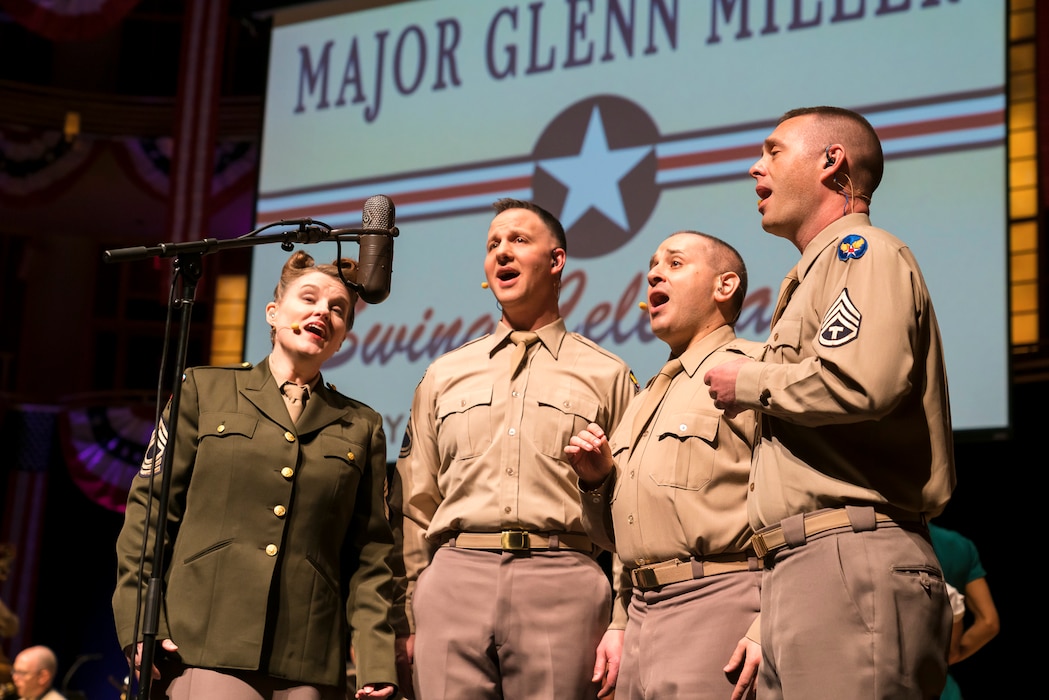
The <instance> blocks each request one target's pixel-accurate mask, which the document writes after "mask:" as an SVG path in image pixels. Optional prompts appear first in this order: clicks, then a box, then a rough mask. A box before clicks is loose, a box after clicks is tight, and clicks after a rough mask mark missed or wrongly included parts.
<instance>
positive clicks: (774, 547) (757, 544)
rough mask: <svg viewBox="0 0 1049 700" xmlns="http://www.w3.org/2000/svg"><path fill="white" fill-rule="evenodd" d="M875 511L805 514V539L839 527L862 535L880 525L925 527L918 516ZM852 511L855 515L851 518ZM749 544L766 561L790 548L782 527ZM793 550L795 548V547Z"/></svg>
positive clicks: (759, 535) (760, 534)
mask: <svg viewBox="0 0 1049 700" xmlns="http://www.w3.org/2000/svg"><path fill="white" fill-rule="evenodd" d="M872 510H873V509H872V508H871V507H870V506H847V507H845V508H834V509H825V510H817V511H814V512H812V513H805V514H804V516H803V524H804V538H809V537H813V536H815V535H819V534H821V533H824V532H827V531H829V530H834V529H837V528H840V527H852V528H853V530H854V531H857V532H862V531H865V530H873V529H875V528H876V527H878V524H879V523H881V524H892V525H897V526H902V525H912V526H914V525H919V524H922V525H924V523H925V520H924V518H922V517H921V516H918V515H915V516H914V517H913V518H910V519H909V518H907V517H892V516H891V515H887V514H886V513H879V512H877V511H876V510H874V512H873V513H871V511H872ZM850 511H851V513H852V515H851V517H850ZM871 515H873V518H871ZM792 517H798V516H792ZM862 520H866V521H867V522H866V523H862V522H860V521H862ZM783 522H786V521H783ZM799 535H800V532H799ZM750 541H751V544H752V545H753V546H754V551H755V552H756V553H757V555H758V556H759V557H766V556H768V555H769V554H772V553H774V552H776V551H778V550H780V549H783V548H784V547H786V546H788V542H787V535H786V532H785V531H784V525H783V523H780V524H779V525H773V526H771V527H767V528H763V529H762V530H760V531H758V532H756V533H754V536H753V537H752V538H751V540H750ZM803 541H804V539H802V542H803ZM791 546H796V544H795V545H791Z"/></svg>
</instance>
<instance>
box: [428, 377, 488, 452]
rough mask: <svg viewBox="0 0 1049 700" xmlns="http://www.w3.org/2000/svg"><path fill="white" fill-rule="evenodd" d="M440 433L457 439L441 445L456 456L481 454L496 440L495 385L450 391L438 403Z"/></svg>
mask: <svg viewBox="0 0 1049 700" xmlns="http://www.w3.org/2000/svg"><path fill="white" fill-rule="evenodd" d="M437 423H438V435H440V436H441V437H442V439H448V438H447V436H451V438H450V439H452V440H454V441H455V444H454V445H441V447H442V451H446V452H450V453H451V454H454V455H455V457H456V459H469V458H471V457H476V456H477V455H479V454H481V453H482V452H483V451H484V450H485V449H486V448H487V447H489V446H490V445H491V444H492V442H493V441H494V438H495V435H494V434H493V429H492V388H491V387H487V388H484V389H473V390H470V391H465V392H460V393H450V394H449V395H448V396H446V397H444V398H443V399H441V401H440V402H439V403H438V404H437Z"/></svg>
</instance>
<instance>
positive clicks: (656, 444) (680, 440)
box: [645, 411, 721, 491]
mask: <svg viewBox="0 0 1049 700" xmlns="http://www.w3.org/2000/svg"><path fill="white" fill-rule="evenodd" d="M720 423H721V414H720V413H715V412H712V411H711V412H707V411H687V412H680V413H674V414H672V415H668V416H660V417H659V419H658V421H657V422H656V424H655V426H654V427H653V430H654V437H653V438H652V442H651V443H650V444H649V445H648V447H647V448H646V452H645V461H646V462H648V463H650V464H652V465H653V468H652V471H651V473H650V476H651V479H652V480H653V481H654V482H655V483H656V484H658V485H660V486H668V487H672V488H678V489H686V490H689V491H696V490H698V489H701V488H703V487H704V486H706V485H707V483H709V482H710V479H711V477H712V476H713V473H714V450H715V449H716V448H717V434H718V425H719V424H720Z"/></svg>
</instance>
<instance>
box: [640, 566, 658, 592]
mask: <svg viewBox="0 0 1049 700" xmlns="http://www.w3.org/2000/svg"><path fill="white" fill-rule="evenodd" d="M634 584H635V585H637V586H638V587H639V588H655V587H656V586H658V585H659V579H658V577H657V576H656V570H655V569H653V568H651V567H647V566H645V567H639V568H637V569H634Z"/></svg>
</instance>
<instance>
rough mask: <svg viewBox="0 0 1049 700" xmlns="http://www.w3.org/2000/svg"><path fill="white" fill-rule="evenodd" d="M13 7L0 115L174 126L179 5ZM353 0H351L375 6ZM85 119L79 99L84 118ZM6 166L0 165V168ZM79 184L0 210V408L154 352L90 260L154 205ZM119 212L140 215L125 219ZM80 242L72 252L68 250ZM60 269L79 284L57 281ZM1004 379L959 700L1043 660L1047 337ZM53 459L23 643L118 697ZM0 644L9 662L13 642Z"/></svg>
mask: <svg viewBox="0 0 1049 700" xmlns="http://www.w3.org/2000/svg"><path fill="white" fill-rule="evenodd" d="M17 4H18V3H17V2H13V0H0V126H10V125H26V126H30V127H37V128H40V127H41V126H42V123H43V122H44V121H45V120H46V119H49V118H52V116H53V115H51V114H50V112H49V107H48V102H47V100H48V99H53V98H54V96H55V95H58V96H62V97H66V98H68V97H69V95H71V94H72V95H75V96H77V97H78V99H81V100H93V101H94V102H97V103H100V104H105V103H107V102H112V103H114V104H116V105H118V107H119V109H115V110H113V114H114V116H113V118H112V119H113V121H112V124H113V126H112V128H113V130H114V132H118V133H119V131H120V130H125V131H126V130H128V129H134V128H137V129H139V131H137V132H135V133H141V134H142V135H147V136H156V135H163V134H164V133H167V134H171V133H172V125H173V109H174V97H175V96H176V95H177V93H178V85H179V56H180V48H181V43H182V34H183V28H182V6H183V3H182V2H179V1H176V0H141V2H138V3H137V4H135V6H134V8H133V9H132V10H131V11H130V12H129V13H128V14H127V15H126V16H125V17H124V19H123V20H122V21H121V22H120V23H119V24H117V25H116V26H114V27H113V28H112V29H111V30H109V31H107V32H105V33H104V34H103V35H102V36H100V37H97V38H95V39H92V40H89V41H72V42H68V41H66V42H60V41H52V40H49V39H47V38H45V37H41V36H39V35H37V34H34V33H33V32H31V31H29V30H27V29H26V28H25V27H23V26H21V25H20V24H19V23H17V22H15V21H13V19H12V17H11V16H10V15H9V14H8V13H7V12H5V11H4V9H5V8H7V7H10V6H12V5H17ZM286 4H291V3H287V2H283V3H282V2H247V1H244V0H231V2H230V3H229V24H228V29H227V50H226V53H225V61H226V62H225V64H224V68H223V78H222V100H223V110H224V116H223V117H221V123H220V135H221V134H230V133H233V134H236V135H239V136H246V137H248V138H252V137H253V138H256V139H257V138H258V136H259V135H260V133H261V113H262V95H263V93H264V89H265V72H266V55H267V46H268V38H269V18H268V15H267V12H266V11H267V10H268V9H271V8H273V7H275V6H279V5H286ZM297 4H304V3H297ZM351 4H352V6H353V7H360V6H362V5H367V4H377V3H374V2H373V3H360V2H358V3H351ZM1012 7H1014V8H1016V7H1020V8H1023V7H1030V8H1032V9H1031V10H1030V11H1031V13H1032V14H1034V13H1035V12H1036V9H1034V8H1035V4H1034V3H1033V2H1013V3H1012ZM1046 14H1047V13H1046V11H1045V9H1044V6H1043V11H1042V13H1041V17H1038V19H1037V27H1038V29H1039V31H1038V32H1037V37H1036V40H1035V42H1036V46H1037V44H1038V42H1039V40H1041V43H1042V46H1037V55H1038V67H1039V69H1040V70H1038V71H1036V79H1035V83H1036V85H1037V84H1044V83H1045V79H1044V75H1045V73H1046V71H1045V70H1044V68H1043V67H1044V66H1046V65H1047V61H1046V58H1045V54H1046V51H1045V48H1044V43H1045V42H1044V37H1045V36H1049V35H1047V34H1046V31H1045V30H1046V28H1047V27H1049V20H1047V19H1046ZM843 60H845V59H843ZM848 60H853V59H848ZM863 60H874V57H867V58H866V59H863ZM1039 74H1040V75H1041V80H1038V78H1037V76H1038V75H1039ZM26 86H32V87H33V88H34V92H33V97H31V98H19V99H17V100H16V99H13V98H12V97H11V95H12V94H21V93H20V92H19V91H20V90H21V89H22V88H24V87H26ZM1043 92H1049V90H1046V91H1043ZM85 95H86V96H87V97H85ZM34 100H35V101H34ZM1039 100H1040V102H1039V105H1040V106H1043V107H1045V108H1043V109H1042V110H1041V114H1042V116H1041V117H1040V121H1039V123H1040V126H1039V130H1038V144H1039V145H1038V152H1039V154H1040V155H1041V154H1044V153H1045V152H1046V151H1045V147H1046V145H1047V143H1049V132H1047V130H1046V127H1045V126H1044V125H1045V124H1046V123H1047V121H1049V120H1047V118H1046V117H1047V116H1049V114H1047V113H1049V100H1047V99H1046V96H1040V97H1039ZM89 114H90V112H88V111H87V110H86V109H85V122H87V121H88V117H89ZM136 115H137V116H136ZM59 128H60V127H59ZM1043 162H1044V158H1043ZM3 165H4V161H0V167H2V166H3ZM2 172H3V170H0V173H2ZM1040 172H1041V173H1042V177H1041V185H1040V189H1039V193H1038V199H1039V203H1040V204H1039V213H1038V217H1037V226H1038V234H1037V238H1038V243H1039V244H1040V247H1039V249H1040V251H1042V256H1041V257H1042V258H1043V260H1042V262H1040V263H1039V265H1038V267H1039V269H1038V270H1037V271H1036V274H1037V275H1038V276H1039V278H1040V279H1041V280H1049V276H1047V273H1046V263H1045V261H1044V259H1045V258H1046V257H1049V256H1047V255H1046V254H1045V251H1046V250H1047V248H1046V235H1045V223H1044V222H1045V211H1046V208H1047V207H1046V202H1047V197H1046V189H1047V187H1046V185H1047V183H1046V180H1049V178H1047V177H1046V174H1045V173H1046V168H1045V167H1044V166H1042V167H1041V168H1040ZM98 187H101V186H98ZM91 192H93V193H95V194H94V195H93V199H91V198H89V200H88V203H87V204H86V205H85V206H84V207H83V208H80V209H77V210H74V211H69V212H67V215H66V218H65V219H64V220H62V223H61V224H60V225H58V226H56V225H51V226H50V227H49V228H48V229H46V230H44V229H42V228H40V227H38V226H36V225H34V224H33V223H32V220H30V219H27V216H26V215H25V212H16V211H13V210H10V209H6V208H5V209H4V210H0V263H2V267H0V269H2V270H3V271H4V272H0V275H6V278H5V279H4V281H3V285H2V287H0V309H2V310H3V312H4V315H5V317H6V320H7V322H8V323H7V326H8V328H7V329H6V330H5V331H3V334H2V335H3V340H0V353H2V354H0V359H2V360H3V385H2V386H0V409H2V411H0V415H10V412H11V411H12V410H15V409H17V408H18V407H19V406H24V405H26V404H32V403H35V402H42V403H49V402H60V401H62V400H63V398H64V397H66V396H68V395H71V394H78V393H82V392H92V391H103V390H105V391H109V390H113V389H126V390H143V391H151V390H153V389H155V386H156V382H157V378H156V358H157V357H158V354H159V350H160V348H161V347H162V341H163V334H162V331H163V329H162V327H161V325H160V323H159V322H160V321H162V320H163V318H164V316H165V314H166V308H165V304H164V301H165V300H164V299H163V298H162V297H161V296H160V295H156V296H155V297H154V296H153V295H151V294H142V295H140V298H139V299H138V305H137V308H136V311H135V312H134V313H131V314H128V315H127V316H126V317H120V318H117V319H114V318H113V316H112V315H111V314H110V307H111V306H113V305H115V304H116V303H117V300H120V299H123V296H122V295H126V294H127V290H126V288H127V287H128V286H139V287H142V286H145V287H147V288H149V287H151V286H152V285H153V284H154V280H153V279H152V278H153V277H157V278H159V277H161V276H162V271H157V270H154V269H150V268H148V267H143V266H138V267H133V266H129V268H131V269H128V270H120V271H119V272H117V271H114V270H113V269H112V268H109V269H107V268H106V267H105V266H104V264H103V263H102V262H101V255H100V254H99V253H100V251H101V250H103V249H107V248H112V247H115V246H119V245H136V244H137V245H152V244H155V243H157V242H158V241H163V240H167V238H166V235H165V229H164V224H165V220H166V210H165V202H163V201H156V202H154V205H155V208H156V212H155V213H154V214H146V215H142V214H141V213H138V212H133V211H131V210H132V207H131V206H130V203H124V205H122V204H121V203H120V202H111V201H109V200H108V199H107V198H106V196H105V195H104V194H101V193H102V192H103V190H101V189H98V188H96V189H93V190H91ZM91 202H94V206H91ZM251 204H252V202H251V200H250V197H249V198H246V199H243V200H242V201H241V202H240V204H239V205H236V206H234V207H232V213H231V214H230V213H227V218H226V219H224V220H223V224H224V225H228V226H229V228H227V229H225V230H226V231H228V232H229V234H231V235H240V234H242V233H245V232H247V231H248V230H249V229H250V226H251ZM35 216H42V215H41V214H36V215H35ZM132 216H134V217H137V218H135V219H134V220H132V219H131V218H130V217H132ZM125 217H127V218H128V220H127V221H125ZM43 233H49V234H51V233H53V234H55V235H56V236H59V237H60V240H63V241H66V242H67V243H68V244H69V246H70V250H72V251H73V255H72V257H73V258H74V259H72V260H69V259H59V258H65V257H66V256H65V255H63V253H62V250H63V249H61V248H60V249H59V252H58V254H57V255H56V256H55V259H49V260H47V262H46V263H45V264H44V267H43V269H51V268H54V269H59V270H61V271H62V274H61V275H55V277H54V279H48V280H47V281H46V282H45V285H46V288H47V289H50V290H51V292H52V294H51V295H44V296H46V297H47V298H45V299H41V298H40V297H41V295H40V294H38V293H36V292H35V291H34V290H35V289H37V288H38V287H37V286H34V283H33V282H32V280H28V279H26V277H25V275H22V274H15V271H18V270H21V269H24V267H25V265H26V262H25V259H26V258H27V257H28V256H29V255H30V253H33V252H34V251H35V250H36V246H38V245H39V242H38V239H39V237H40V236H41V234H43ZM84 251H86V254H84V255H79V253H80V252H84ZM213 257H215V258H218V259H211V258H209V259H208V261H207V267H206V268H205V270H206V274H205V278H204V279H203V280H202V288H201V289H200V290H199V292H198V300H199V302H200V303H199V305H198V306H199V308H197V309H195V311H194V313H195V317H194V324H195V325H194V339H193V344H192V346H191V352H190V357H189V358H188V363H189V364H197V363H202V362H207V361H208V359H209V350H210V348H209V338H210V325H211V323H212V321H213V317H212V311H211V308H212V307H211V302H212V301H214V299H213V293H214V292H213V290H212V289H211V288H210V286H209V284H210V280H212V279H214V277H215V276H217V274H218V273H219V272H223V273H226V272H238V271H239V272H245V273H246V272H247V267H248V262H249V259H250V253H249V252H248V251H246V250H239V251H238V250H228V251H226V252H224V253H223V255H222V256H213ZM32 269H40V268H39V267H34V268H32ZM960 274H970V275H972V277H973V279H974V283H978V278H979V271H960ZM69 278H72V279H73V281H74V282H75V284H72V285H71V284H70V281H69ZM156 286H157V288H158V289H159V288H160V285H159V284H157V285H156ZM1045 288H1046V284H1045V283H1044V282H1043V283H1041V284H1040V290H1041V291H1039V293H1038V299H1039V302H1040V303H1039V307H1040V309H1041V310H1042V317H1043V320H1042V321H1041V334H1040V335H1041V337H1042V338H1045V337H1049V334H1047V326H1049V322H1047V320H1046V319H1045V317H1047V316H1049V298H1047V297H1049V295H1047V294H1046V292H1045ZM85 307H86V308H85ZM12 317H13V319H14V320H12ZM973 323H980V319H979V318H974V319H973ZM27 338H31V339H32V342H31V343H30V342H27ZM98 347H105V348H106V353H108V354H105V355H104V357H102V358H100V357H99V354H100V353H99V352H98V351H97V350H96V351H93V352H88V348H96V349H97V348H98ZM947 351H948V352H950V348H948V349H947ZM87 358H91V359H90V360H89V359H87ZM103 360H104V361H103ZM1012 381H1013V385H1012V392H1011V412H1012V426H1013V429H1012V431H1011V433H1010V434H1008V435H962V436H959V437H958V439H957V440H956V457H957V468H958V488H957V490H956V492H955V495H954V498H953V500H952V501H951V503H950V504H949V506H948V508H947V510H946V512H945V513H944V514H943V515H942V516H941V517H940V518H939V519H938V522H939V523H940V524H941V525H943V526H945V527H950V528H953V529H956V530H959V531H961V532H962V533H964V534H966V535H968V536H969V537H970V538H971V539H973V540H974V541H975V542H976V544H977V546H978V548H979V550H980V553H981V556H982V558H983V563H984V566H985V568H986V569H987V571H988V572H989V573H988V582H989V584H990V588H991V592H992V594H993V595H994V597H995V602H996V603H997V606H998V609H999V613H1000V615H1001V619H1002V631H1001V633H1000V635H999V636H998V637H997V638H996V639H994V640H993V641H991V642H990V644H988V646H987V647H985V648H984V649H983V650H981V651H980V652H978V653H977V654H976V655H975V656H974V657H972V658H970V659H968V660H966V661H964V662H962V663H961V664H958V665H956V666H955V667H952V673H953V674H954V675H955V677H956V678H957V679H958V681H959V683H960V685H961V687H962V689H963V691H964V694H965V697H966V698H967V700H974V699H979V698H1000V697H1016V696H1026V695H1028V694H1031V691H1032V690H1033V689H1036V688H1037V687H1038V686H1039V685H1040V670H1041V669H1040V667H1039V666H1037V665H1035V663H1034V654H1033V653H1025V652H1026V651H1027V650H1028V649H1032V651H1034V650H1037V647H1039V646H1040V635H1041V632H1042V630H1041V628H1040V625H1039V624H1037V621H1038V620H1039V619H1041V615H1042V614H1043V613H1042V606H1041V596H1040V589H1038V588H1037V587H1036V586H1035V585H1034V583H1035V582H1036V581H1037V580H1038V577H1039V576H1040V575H1039V574H1038V573H1037V572H1036V571H1035V567H1036V566H1038V564H1037V562H1038V561H1040V560H1041V559H1042V556H1041V554H1042V551H1041V550H1042V541H1041V539H1040V538H1041V532H1042V530H1041V529H1040V528H1038V525H1039V524H1040V520H1039V519H1038V515H1037V514H1038V512H1040V510H1041V508H1043V507H1046V505H1044V504H1043V500H1044V499H1043V498H1042V494H1041V492H1040V488H1042V486H1040V485H1041V484H1042V483H1043V481H1042V479H1043V478H1044V477H1043V474H1042V472H1043V470H1044V468H1045V466H1046V464H1047V462H1049V460H1047V458H1046V449H1045V446H1044V444H1043V443H1042V442H1041V437H1042V433H1041V431H1042V430H1044V429H1046V426H1045V423H1046V418H1047V417H1049V411H1047V409H1046V407H1045V397H1046V395H1047V394H1046V390H1047V389H1049V349H1047V346H1046V344H1045V343H1044V342H1043V343H1040V344H1035V345H1033V346H1024V347H1016V348H1014V353H1013V367H1012ZM24 439H25V438H24V436H23V435H21V434H20V433H19V430H18V424H17V423H13V422H11V421H7V420H5V421H3V423H0V444H3V445H5V446H7V447H15V448H17V447H18V446H19V445H20V444H21V443H22V441H23V440H24ZM50 454H52V455H53V457H52V458H51V459H50V463H49V464H48V465H47V468H48V474H49V479H48V495H47V502H46V517H45V519H44V522H45V528H44V531H43V533H42V536H41V551H42V552H43V556H42V558H41V561H40V568H39V572H38V584H37V590H36V596H35V600H36V605H35V609H34V611H33V619H32V624H31V629H30V630H29V635H28V639H27V643H28V644H35V643H41V644H47V645H49V646H51V647H52V648H53V649H54V650H55V651H56V652H57V654H58V657H59V662H60V669H59V676H60V678H59V680H60V681H61V680H62V676H64V675H66V674H69V673H72V675H71V677H70V678H69V679H68V680H69V684H68V687H69V689H70V690H73V691H81V692H83V694H84V695H85V696H86V697H87V698H89V700H106V699H108V698H114V699H115V698H118V697H120V692H121V689H120V687H119V686H120V684H121V682H122V680H123V677H124V674H125V672H126V667H125V665H124V662H123V658H122V655H121V653H120V650H119V649H117V643H116V639H115V634H114V631H113V622H112V614H111V611H110V608H109V603H110V596H111V593H112V590H113V585H114V578H113V577H114V572H115V561H114V555H113V543H114V540H115V538H116V534H117V531H118V529H119V527H120V524H121V521H122V516H121V515H120V514H119V513H115V512H113V511H110V510H108V509H106V508H103V507H102V506H100V505H98V504H97V503H96V502H95V501H93V500H92V499H90V498H88V497H87V496H85V495H84V494H83V492H82V491H81V490H80V489H79V488H78V487H77V486H76V485H75V484H74V483H73V481H72V479H71V478H70V475H69V471H68V469H67V465H66V464H65V461H64V460H63V458H62V453H61V450H58V449H55V450H51V453H50ZM14 468H15V465H14V463H13V460H4V463H2V464H0V471H2V472H3V474H2V476H0V489H3V492H2V493H0V503H6V502H8V498H9V495H10V494H9V493H8V492H7V491H8V484H9V477H10V473H11V470H13V469H14ZM0 520H2V518H0ZM17 566H18V561H17V559H16V561H15V567H16V568H17ZM827 622H828V624H832V621H827ZM1032 622H1034V623H1035V624H1032ZM2 641H3V640H0V642H2ZM4 649H5V650H6V651H7V652H8V655H9V656H10V657H12V658H13V656H14V654H15V653H16V652H17V651H18V650H17V649H9V648H7V647H6V646H4ZM59 685H61V683H60V684H59Z"/></svg>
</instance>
